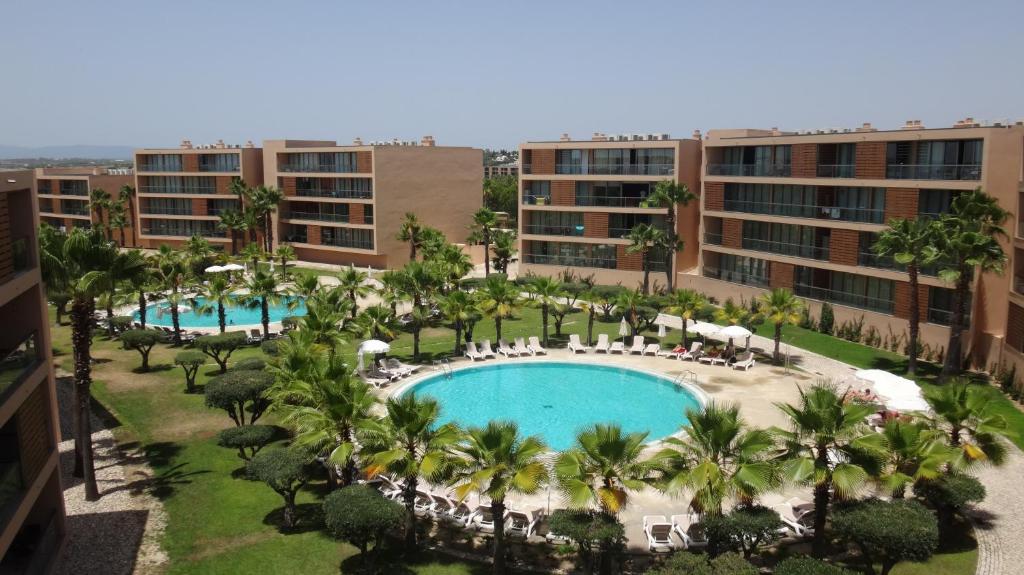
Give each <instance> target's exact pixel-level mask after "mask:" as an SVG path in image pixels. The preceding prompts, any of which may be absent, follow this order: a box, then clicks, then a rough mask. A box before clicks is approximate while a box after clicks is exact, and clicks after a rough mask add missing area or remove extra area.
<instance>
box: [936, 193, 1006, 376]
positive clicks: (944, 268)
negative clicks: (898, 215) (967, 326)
mask: <svg viewBox="0 0 1024 575" xmlns="http://www.w3.org/2000/svg"><path fill="white" fill-rule="evenodd" d="M1007 217H1009V212H1007V211H1006V210H1004V209H1003V208H1001V207H1000V206H999V202H998V201H997V200H996V199H995V198H993V197H992V196H990V195H988V194H986V193H985V192H983V191H982V190H981V188H978V189H976V190H974V191H970V192H962V193H961V194H959V195H957V196H956V197H955V198H953V202H952V204H951V206H950V208H949V213H948V214H945V215H943V216H942V218H940V219H939V223H938V227H939V231H938V233H937V238H938V239H939V242H938V246H937V248H938V251H939V253H941V254H942V256H941V260H940V261H939V264H940V269H939V277H940V278H942V279H943V280H944V281H947V282H950V283H952V284H954V288H953V314H952V321H950V325H949V344H948V345H947V346H946V361H945V363H944V364H943V366H942V374H941V375H940V377H939V379H940V381H942V382H945V381H946V380H947V379H948V378H949V377H950V376H952V375H956V374H958V373H960V371H961V370H962V369H963V331H964V318H965V317H967V304H968V299H969V297H970V289H971V281H972V280H973V279H974V271H975V269H980V270H981V271H982V272H983V273H985V272H990V273H996V274H1001V273H1002V272H1003V267H1004V266H1005V265H1006V261H1007V256H1006V252H1004V251H1003V248H1002V246H1001V245H1000V243H999V242H1000V241H1003V240H1004V238H1005V237H1006V231H1005V230H1003V228H1002V225H1003V222H1004V221H1006V218H1007Z"/></svg>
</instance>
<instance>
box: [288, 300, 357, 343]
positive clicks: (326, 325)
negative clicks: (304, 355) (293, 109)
mask: <svg viewBox="0 0 1024 575" xmlns="http://www.w3.org/2000/svg"><path fill="white" fill-rule="evenodd" d="M345 303H346V304H348V300H345ZM345 316H346V309H345V308H344V307H343V306H342V307H338V306H334V305H330V304H326V303H323V302H322V301H320V300H318V299H311V300H306V315H304V316H302V318H301V319H300V320H299V330H300V331H303V332H305V333H307V334H309V335H310V337H311V338H312V341H313V342H314V343H316V344H319V345H322V346H324V347H325V348H326V349H327V352H328V354H330V355H334V353H335V350H336V349H337V348H338V347H339V346H342V345H345V344H346V343H348V341H349V338H348V330H347V329H345V328H344V327H343V324H344V322H345Z"/></svg>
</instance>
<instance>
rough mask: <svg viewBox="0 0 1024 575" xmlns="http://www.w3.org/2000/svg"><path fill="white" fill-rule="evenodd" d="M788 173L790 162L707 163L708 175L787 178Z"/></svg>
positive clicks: (789, 171)
mask: <svg viewBox="0 0 1024 575" xmlns="http://www.w3.org/2000/svg"><path fill="white" fill-rule="evenodd" d="M790 173H791V165H790V164H708V175H709V176H760V177H772V178H788V177H789V175H790Z"/></svg>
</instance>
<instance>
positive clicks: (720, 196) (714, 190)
mask: <svg viewBox="0 0 1024 575" xmlns="http://www.w3.org/2000/svg"><path fill="white" fill-rule="evenodd" d="M704 209H705V210H717V211H722V210H725V182H705V183H704Z"/></svg>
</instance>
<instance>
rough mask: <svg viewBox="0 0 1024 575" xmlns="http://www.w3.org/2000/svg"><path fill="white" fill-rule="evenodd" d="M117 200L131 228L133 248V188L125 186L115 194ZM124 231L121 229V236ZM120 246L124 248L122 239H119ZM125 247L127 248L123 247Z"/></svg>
mask: <svg viewBox="0 0 1024 575" xmlns="http://www.w3.org/2000/svg"><path fill="white" fill-rule="evenodd" d="M117 200H118V202H120V204H121V205H122V206H124V208H125V212H126V213H127V217H128V226H129V227H131V228H132V246H133V247H134V246H135V221H136V218H135V188H134V187H132V186H130V185H128V184H125V185H123V186H121V189H120V190H118V192H117ZM123 232H124V230H123V228H122V234H123ZM121 245H122V246H124V245H125V244H124V237H123V236H122V238H121ZM125 247H127V246H125Z"/></svg>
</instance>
